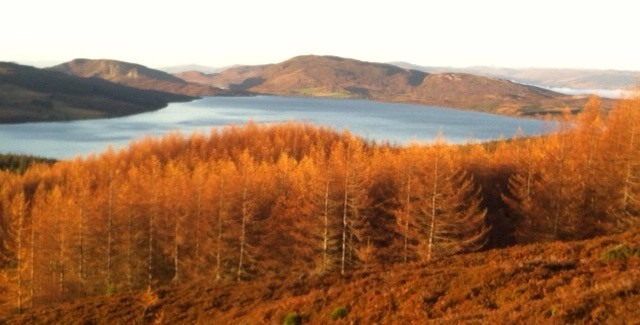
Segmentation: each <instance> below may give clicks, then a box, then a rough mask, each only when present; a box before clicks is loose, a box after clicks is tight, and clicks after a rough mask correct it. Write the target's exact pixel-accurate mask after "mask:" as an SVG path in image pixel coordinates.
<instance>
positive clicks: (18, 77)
mask: <svg viewBox="0 0 640 325" xmlns="http://www.w3.org/2000/svg"><path fill="white" fill-rule="evenodd" d="M192 99H194V98H193V97H189V96H184V95H176V94H170V93H165V92H159V91H150V90H140V89H135V88H130V87H126V86H122V85H118V84H114V83H111V82H108V81H105V80H101V79H97V78H78V77H75V76H70V75H67V74H64V73H60V72H57V71H50V70H46V69H38V68H34V67H29V66H23V65H18V64H13V63H5V62H0V123H18V122H33V121H60V120H74V119H87V118H102V117H115V116H123V115H129V114H136V113H140V112H145V111H150V110H155V109H159V108H162V107H164V106H166V105H167V103H169V102H178V101H189V100H192Z"/></svg>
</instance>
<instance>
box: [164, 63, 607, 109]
mask: <svg viewBox="0 0 640 325" xmlns="http://www.w3.org/2000/svg"><path fill="white" fill-rule="evenodd" d="M176 76H178V77H180V78H183V79H185V80H187V81H192V82H199V83H202V84H207V85H212V86H216V87H221V88H228V89H234V90H242V91H250V92H254V93H260V94H272V95H280V96H302V97H332V98H363V99H371V100H379V101H388V102H408V103H415V104H423V105H436V106H444V107H451V108H462V109H471V110H479V111H484V112H489V113H498V114H504V115H513V116H527V115H537V114H550V113H559V112H561V111H562V110H563V109H564V108H565V107H569V108H571V109H576V110H577V109H580V108H581V107H583V106H584V104H585V103H586V100H587V96H571V95H566V94H561V93H557V92H553V91H550V90H547V89H543V88H540V87H535V86H529V85H522V84H518V83H515V82H511V81H508V80H502V79H498V78H496V77H483V76H477V75H470V74H459V73H444V74H432V73H427V72H423V71H418V70H415V69H405V68H402V67H398V66H395V65H392V64H387V63H375V62H365V61H359V60H355V59H348V58H341V57H336V56H317V55H302V56H297V57H294V58H291V59H289V60H286V61H283V62H280V63H275V64H267V65H259V66H238V67H232V68H229V69H226V70H224V71H221V72H219V73H214V74H204V73H198V72H193V71H192V72H184V73H181V74H177V75H176ZM603 104H604V106H606V107H608V106H610V104H611V103H610V102H609V101H608V100H606V99H604V100H603Z"/></svg>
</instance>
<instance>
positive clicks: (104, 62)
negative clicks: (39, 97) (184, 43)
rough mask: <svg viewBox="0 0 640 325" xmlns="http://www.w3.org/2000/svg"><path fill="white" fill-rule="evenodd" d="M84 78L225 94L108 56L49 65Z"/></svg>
mask: <svg viewBox="0 0 640 325" xmlns="http://www.w3.org/2000/svg"><path fill="white" fill-rule="evenodd" d="M48 69H50V70H53V71H59V72H63V73H66V74H69V75H74V76H77V77H84V78H100V79H104V80H107V81H111V82H114V83H118V84H122V85H125V86H129V87H134V88H139V89H146V90H158V91H163V92H169V93H174V94H179V95H188V96H214V95H227V94H228V92H227V91H225V90H222V89H219V88H216V87H212V86H207V85H202V84H196V83H191V82H187V81H185V80H183V79H181V78H178V77H175V76H173V75H171V74H169V73H166V72H164V71H160V70H156V69H151V68H148V67H146V66H143V65H141V64H136V63H130V62H124V61H117V60H109V59H98V60H93V59H74V60H72V61H69V62H65V63H62V64H59V65H56V66H53V67H50V68H48Z"/></svg>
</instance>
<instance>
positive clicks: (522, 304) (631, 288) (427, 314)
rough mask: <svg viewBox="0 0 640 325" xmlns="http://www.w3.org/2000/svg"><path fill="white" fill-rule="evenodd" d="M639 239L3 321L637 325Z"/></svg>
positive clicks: (165, 295)
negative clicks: (576, 324)
mask: <svg viewBox="0 0 640 325" xmlns="http://www.w3.org/2000/svg"><path fill="white" fill-rule="evenodd" d="M638 243H640V232H638V231H633V232H627V233H624V234H620V235H615V236H607V237H600V238H596V239H592V240H587V241H577V242H567V243H560V242H556V243H549V244H535V245H528V246H518V247H513V248H508V249H498V250H491V251H487V252H483V253H473V254H467V255H457V256H453V257H450V258H447V259H445V260H439V261H434V262H428V263H410V264H399V265H394V266H391V267H383V266H381V265H377V266H373V267H371V268H369V269H365V270H362V271H358V272H355V273H353V274H350V275H348V276H346V277H340V276H319V275H314V274H311V275H308V274H300V275H299V276H295V277H294V276H292V277H280V278H275V277H274V278H268V279H263V280H259V281H252V282H246V283H232V284H215V283H213V282H212V281H198V282H191V283H188V284H185V285H181V286H177V287H161V288H158V289H155V290H153V291H139V292H134V293H127V294H114V295H112V296H108V297H97V298H92V299H86V300H82V301H76V302H69V303H65V304H60V305H56V306H51V307H48V308H40V309H36V310H33V311H30V312H28V313H26V314H24V315H22V316H18V315H13V316H5V317H4V318H0V322H6V323H8V324H20V323H24V322H29V323H36V324H62V323H64V324H76V323H82V324H124V323H126V324H149V323H162V324H196V323H198V324H203V323H215V324H282V323H283V321H284V320H285V318H287V317H288V319H290V320H292V319H296V320H297V322H290V323H285V324H354V323H355V324H427V323H435V324H460V323H472V324H477V323H483V324H513V323H518V324H523V323H526V324H541V323H553V324H560V323H588V324H592V323H607V324H632V323H636V322H638V321H640V308H639V307H640V257H639V255H640V246H637V245H638ZM634 247H635V251H633V248H634ZM627 248H629V249H627ZM625 252H627V253H625Z"/></svg>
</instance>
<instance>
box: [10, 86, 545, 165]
mask: <svg viewBox="0 0 640 325" xmlns="http://www.w3.org/2000/svg"><path fill="white" fill-rule="evenodd" d="M249 120H253V121H254V122H256V123H276V122H285V121H301V122H309V123H313V124H316V125H323V126H329V127H332V128H334V129H336V130H343V129H348V130H349V131H350V132H352V133H353V134H356V135H359V136H362V137H364V138H366V139H372V140H376V141H378V142H384V141H386V142H391V143H394V144H404V143H407V142H409V141H413V140H418V141H429V140H431V139H433V138H434V137H435V136H436V135H437V133H438V131H439V130H441V131H442V133H443V134H444V136H445V138H446V139H447V141H448V142H450V143H463V142H466V141H469V140H471V139H473V140H477V141H487V140H492V139H498V138H500V137H501V136H504V137H511V136H513V135H514V134H515V133H516V132H517V130H518V129H520V130H521V131H522V133H523V134H525V135H536V134H541V133H545V130H547V129H548V128H547V127H546V125H547V124H546V123H545V122H543V121H539V120H533V119H518V118H510V117H504V116H499V115H492V114H485V113H478V112H471V111H463V110H454V109H447V108H441V107H434V106H420V105H411V104H398V103H383V102H374V101H368V100H351V99H318V98H291V97H278V96H257V97H206V98H204V99H201V100H197V101H193V102H189V103H176V104H170V105H169V106H168V107H166V108H164V109H161V110H158V111H154V112H149V113H143V114H137V115H132V116H126V117H120V118H111V119H99V120H83V121H71V122H44V123H24V124H9V125H7V124H5V125H0V152H3V153H9V152H10V153H23V154H31V155H38V156H45V157H52V158H72V157H74V156H77V155H82V156H84V155H87V154H89V153H91V152H95V153H99V152H101V151H103V150H104V149H106V148H107V146H109V145H111V146H113V147H114V148H120V147H123V146H126V145H127V144H128V143H129V142H130V141H132V140H134V139H138V138H141V137H144V136H159V135H161V134H163V133H167V132H169V131H172V130H179V131H181V132H183V133H191V132H202V133H205V134H208V133H209V131H210V129H211V128H212V127H222V126H225V125H231V124H235V125H241V124H245V123H246V122H247V121H249Z"/></svg>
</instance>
